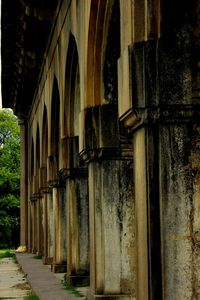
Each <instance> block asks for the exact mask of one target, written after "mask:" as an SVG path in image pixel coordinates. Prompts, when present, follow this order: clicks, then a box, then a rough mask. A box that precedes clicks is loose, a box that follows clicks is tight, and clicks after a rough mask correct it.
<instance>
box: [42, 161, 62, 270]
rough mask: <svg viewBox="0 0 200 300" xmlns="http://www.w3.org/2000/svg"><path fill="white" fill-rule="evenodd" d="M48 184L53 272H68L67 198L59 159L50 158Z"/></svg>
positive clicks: (50, 248)
mask: <svg viewBox="0 0 200 300" xmlns="http://www.w3.org/2000/svg"><path fill="white" fill-rule="evenodd" d="M47 182H48V187H49V194H48V210H49V229H50V231H49V233H50V243H49V251H50V252H53V253H52V254H53V262H52V271H53V272H55V273H60V272H61V273H62V272H65V271H66V256H67V255H66V251H67V250H66V197H65V188H64V187H63V186H62V184H61V183H62V182H61V180H60V177H59V175H58V161H57V157H55V156H49V157H48V164H47Z"/></svg>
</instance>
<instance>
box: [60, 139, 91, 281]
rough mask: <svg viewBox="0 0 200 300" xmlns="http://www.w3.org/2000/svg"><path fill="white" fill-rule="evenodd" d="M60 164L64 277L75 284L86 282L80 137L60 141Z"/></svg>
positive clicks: (84, 187) (85, 210) (85, 215)
mask: <svg viewBox="0 0 200 300" xmlns="http://www.w3.org/2000/svg"><path fill="white" fill-rule="evenodd" d="M60 152H61V153H60V158H61V162H60V166H61V171H60V174H62V179H63V182H65V185H66V201H67V210H66V216H67V274H66V276H67V279H68V281H69V282H71V283H72V284H73V285H75V286H87V285H89V216H88V214H89V208H88V206H89V204H88V173H87V167H86V166H85V165H84V163H83V161H82V159H81V158H80V156H79V153H78V152H79V138H78V136H74V137H65V138H63V139H62V141H61V147H60Z"/></svg>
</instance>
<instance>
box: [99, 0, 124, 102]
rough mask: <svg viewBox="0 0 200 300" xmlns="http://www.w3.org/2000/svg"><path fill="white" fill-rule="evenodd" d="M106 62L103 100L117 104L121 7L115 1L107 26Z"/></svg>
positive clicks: (105, 34)
mask: <svg viewBox="0 0 200 300" xmlns="http://www.w3.org/2000/svg"><path fill="white" fill-rule="evenodd" d="M106 31H107V32H105V33H104V36H106V37H107V38H106V40H105V48H104V61H103V74H102V75H103V98H104V99H105V102H106V103H113V104H117V101H118V76H117V61H118V59H119V57H120V7H119V0H115V1H114V3H113V7H112V12H111V16H110V20H109V22H108V26H107V30H106Z"/></svg>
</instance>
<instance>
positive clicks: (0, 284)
mask: <svg viewBox="0 0 200 300" xmlns="http://www.w3.org/2000/svg"><path fill="white" fill-rule="evenodd" d="M30 291H31V288H30V286H29V284H28V283H27V280H26V277H25V276H24V273H23V272H22V271H21V269H20V267H19V265H18V264H17V263H16V262H15V261H14V260H13V258H2V259H0V299H1V300H3V299H7V300H11V299H17V300H23V299H24V297H25V296H26V295H27V294H29V293H30Z"/></svg>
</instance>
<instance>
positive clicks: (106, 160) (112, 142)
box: [81, 105, 136, 299]
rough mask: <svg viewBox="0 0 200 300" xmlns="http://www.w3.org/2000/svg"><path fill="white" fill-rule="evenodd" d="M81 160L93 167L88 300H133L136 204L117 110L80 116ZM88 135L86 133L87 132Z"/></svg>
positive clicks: (128, 151) (89, 111) (105, 108)
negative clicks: (81, 132)
mask: <svg viewBox="0 0 200 300" xmlns="http://www.w3.org/2000/svg"><path fill="white" fill-rule="evenodd" d="M81 119H82V122H83V124H84V125H83V124H82V125H83V128H84V129H85V135H84V136H83V137H82V143H81V155H82V157H83V158H84V160H86V161H87V162H88V164H89V170H88V171H89V182H88V186H89V218H90V291H89V292H88V295H87V297H88V299H98V298H101V299H134V298H133V297H135V294H136V245H135V202H134V194H133V169H132V162H133V161H132V148H131V144H130V141H128V140H127V138H126V137H123V136H122V135H121V134H122V132H121V131H119V127H118V121H117V112H116V109H115V107H114V106H112V105H105V106H102V107H95V108H91V109H87V110H85V111H82V113H81ZM83 132H84V131H83Z"/></svg>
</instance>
